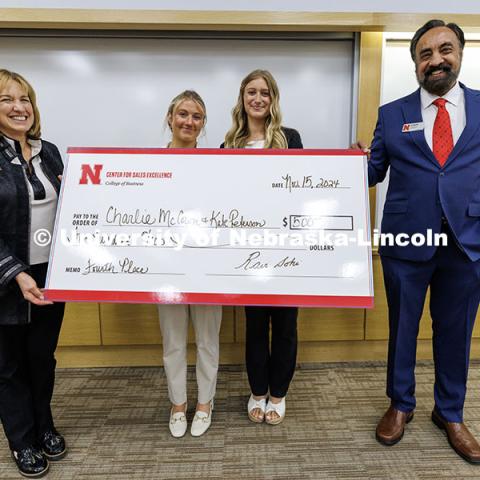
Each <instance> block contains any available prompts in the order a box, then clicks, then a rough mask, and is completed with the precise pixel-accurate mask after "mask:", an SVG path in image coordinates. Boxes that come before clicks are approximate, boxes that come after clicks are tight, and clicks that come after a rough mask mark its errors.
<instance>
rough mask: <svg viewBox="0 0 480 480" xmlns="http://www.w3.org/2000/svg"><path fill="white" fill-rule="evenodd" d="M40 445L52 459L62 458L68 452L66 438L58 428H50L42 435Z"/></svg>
mask: <svg viewBox="0 0 480 480" xmlns="http://www.w3.org/2000/svg"><path fill="white" fill-rule="evenodd" d="M40 447H41V448H42V450H43V453H44V454H45V456H46V457H47V458H48V459H49V460H52V461H56V460H61V459H62V458H63V457H65V455H66V454H67V445H66V444H65V439H64V438H63V437H62V435H60V434H59V433H58V432H57V431H56V430H48V431H47V432H45V433H44V434H43V435H42V436H41V437H40Z"/></svg>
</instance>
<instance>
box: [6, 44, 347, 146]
mask: <svg viewBox="0 0 480 480" xmlns="http://www.w3.org/2000/svg"><path fill="white" fill-rule="evenodd" d="M0 58H1V59H2V62H1V64H2V67H4V68H8V69H11V70H14V71H18V72H19V73H21V74H23V75H25V76H26V78H27V79H29V80H30V81H31V83H32V84H33V86H34V88H35V89H36V91H37V95H38V99H39V106H40V111H41V115H42V126H43V136H44V138H46V139H49V140H51V141H53V142H54V143H56V144H57V145H58V146H59V147H60V149H61V151H63V152H65V151H66V148H67V146H132V147H133V146H139V147H151V146H161V145H162V144H164V143H166V141H167V140H168V135H166V134H165V131H164V129H163V120H164V116H165V113H166V110H167V107H168V104H169V102H170V100H171V99H172V98H173V97H174V96H175V95H177V94H178V93H179V92H180V91H182V90H185V89H189V88H193V89H195V90H197V91H198V92H199V93H200V95H202V97H203V98H204V100H205V103H206V105H207V114H208V122H207V136H206V137H205V138H204V139H203V140H202V141H201V142H200V145H199V146H211V147H217V146H219V145H220V143H221V142H222V141H223V139H224V136H225V133H226V131H227V130H228V129H229V127H230V125H231V115H230V111H231V109H232V107H233V106H234V104H235V102H236V99H237V96H238V89H239V86H240V81H241V79H242V78H243V77H244V76H245V75H246V74H247V73H248V72H250V71H251V70H253V69H255V68H266V69H269V70H271V72H272V73H273V74H274V76H275V77H276V79H277V82H278V84H279V87H280V92H281V107H282V112H283V116H284V122H283V123H284V125H286V126H290V127H293V128H296V129H297V130H298V131H299V132H300V134H301V136H302V139H303V141H304V145H305V147H309V148H346V147H347V146H348V145H349V143H350V136H351V134H350V132H351V120H352V117H353V112H352V82H353V63H354V62H353V38H350V39H349V40H314V41H311V40H308V41H298V40H297V41H283V40H282V41H272V40H269V41H267V40H233V39H232V40H225V39H219V40H206V39H183V40H181V39H141V38H103V39H102V38H97V39H95V38H46V37H32V38H28V37H19V38H9V37H5V38H2V40H1V42H0Z"/></svg>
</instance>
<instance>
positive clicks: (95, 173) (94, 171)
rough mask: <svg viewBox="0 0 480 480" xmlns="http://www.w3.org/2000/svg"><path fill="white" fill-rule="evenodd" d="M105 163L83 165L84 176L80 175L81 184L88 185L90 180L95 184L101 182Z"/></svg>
mask: <svg viewBox="0 0 480 480" xmlns="http://www.w3.org/2000/svg"><path fill="white" fill-rule="evenodd" d="M102 168H103V165H97V164H96V165H94V166H93V168H92V167H91V165H85V164H84V165H82V176H81V177H80V182H79V183H80V185H86V184H87V183H88V182H89V181H90V183H93V184H94V185H99V184H100V174H101V173H102Z"/></svg>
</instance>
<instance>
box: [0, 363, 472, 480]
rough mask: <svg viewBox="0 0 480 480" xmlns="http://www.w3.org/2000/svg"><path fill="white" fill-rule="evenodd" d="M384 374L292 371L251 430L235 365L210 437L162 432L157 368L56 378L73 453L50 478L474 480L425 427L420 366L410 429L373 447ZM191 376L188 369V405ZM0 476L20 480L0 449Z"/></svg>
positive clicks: (77, 372)
mask: <svg viewBox="0 0 480 480" xmlns="http://www.w3.org/2000/svg"><path fill="white" fill-rule="evenodd" d="M479 366H480V364H479V363H478V362H474V363H472V365H471V370H470V381H469V394H468V398H467V404H466V409H465V420H466V422H467V424H468V425H469V426H470V427H471V430H472V432H473V433H474V434H476V436H477V437H480V398H479V387H480V371H479V370H480V369H479ZM384 377H385V365H384V364H379V363H370V364H364V363H362V364H358V363H357V364H321V365H314V366H312V365H308V366H304V367H302V366H300V367H299V368H298V370H297V373H296V376H295V378H294V381H293V383H292V386H291V390H290V393H289V395H288V399H287V418H286V420H285V422H284V423H283V424H281V425H279V426H275V427H272V426H269V425H266V424H261V425H255V424H253V423H251V422H250V421H249V420H248V418H247V416H246V414H245V409H246V401H247V380H246V374H245V372H244V370H243V367H240V366H238V367H237V366H234V367H223V368H222V369H221V372H220V374H219V380H218V389H217V396H216V404H215V411H214V422H213V424H212V427H211V429H210V430H209V431H208V432H207V434H206V435H204V436H203V437H200V438H193V437H191V436H190V434H189V433H187V435H186V436H185V437H184V438H182V439H179V440H177V439H174V438H172V437H171V436H170V434H169V431H168V425H167V422H168V410H169V405H168V398H167V388H166V381H165V375H164V372H163V370H162V369H159V368H95V369H65V370H59V371H58V373H57V387H56V391H55V398H54V413H55V416H56V421H57V427H58V429H59V430H60V431H61V432H62V433H63V434H64V435H65V437H66V439H67V441H68V444H69V446H70V452H69V455H68V456H67V458H66V459H64V460H63V461H61V462H59V463H56V464H52V466H51V470H50V473H49V475H48V477H47V478H48V479H49V480H54V479H59V480H69V479H72V480H73V479H75V480H82V479H112V480H113V479H115V480H122V479H125V480H127V479H128V480H135V479H139V480H140V479H142V480H144V479H159V480H183V479H184V480H192V479H208V480H227V479H228V480H230V479H231V480H238V479H250V480H270V479H275V480H321V479H328V480H332V479H342V480H347V479H370V480H387V479H394V480H407V479H420V480H427V479H435V480H438V479H456V480H461V479H479V478H480V466H479V467H475V466H471V465H469V464H468V463H466V462H465V461H463V460H462V459H461V458H459V457H458V456H457V455H456V454H455V453H454V452H453V451H452V450H451V449H450V448H449V446H448V444H447V441H446V439H445V437H444V434H443V433H442V432H441V431H440V430H438V429H437V427H435V426H434V425H433V424H432V422H431V421H430V419H429V415H430V411H431V408H432V381H433V368H432V365H431V363H428V362H425V363H422V364H419V365H418V367H417V403H418V407H417V410H416V414H415V419H414V420H413V422H412V423H411V424H409V426H408V428H407V431H406V434H405V437H404V439H403V440H402V441H401V442H400V443H399V444H398V445H396V446H394V447H383V446H381V445H379V444H378V443H377V442H376V440H375V436H374V429H375V425H376V422H377V420H378V419H379V417H380V416H381V415H382V414H383V411H384V409H385V408H386V407H387V405H388V402H387V399H386V397H385V395H384ZM194 381H195V380H194V372H193V370H189V388H190V390H189V391H191V399H192V400H191V405H190V408H189V415H188V417H189V420H191V418H192V416H193V409H194V402H195V383H194ZM0 478H1V479H16V478H20V477H19V475H18V474H17V472H16V469H15V467H14V466H13V463H12V462H11V460H10V458H9V452H8V449H7V445H6V442H5V440H4V439H3V438H2V439H1V440H0Z"/></svg>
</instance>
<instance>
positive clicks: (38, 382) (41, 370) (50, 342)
mask: <svg viewBox="0 0 480 480" xmlns="http://www.w3.org/2000/svg"><path fill="white" fill-rule="evenodd" d="M31 270H32V272H31V273H32V276H33V278H35V280H36V282H37V285H38V286H40V287H43V286H44V285H45V275H46V270H47V264H41V265H33V266H32V268H31ZM64 308H65V304H64V303H55V304H53V305H46V306H42V307H38V306H35V305H31V322H30V323H29V324H27V325H21V326H15V325H13V326H11V325H8V326H0V418H1V421H2V424H3V428H4V430H5V434H6V436H7V439H8V443H9V445H10V448H11V449H13V450H19V449H22V448H25V447H26V446H28V445H32V444H35V443H36V442H37V440H38V438H39V436H40V435H41V434H42V433H44V432H45V431H46V430H50V429H52V428H54V424H53V419H52V411H51V408H50V402H51V399H52V394H53V385H54V382H55V365H56V361H55V357H54V352H55V349H56V347H57V342H58V336H59V333H60V328H61V326H62V319H63V312H64Z"/></svg>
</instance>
